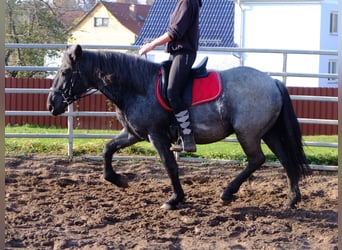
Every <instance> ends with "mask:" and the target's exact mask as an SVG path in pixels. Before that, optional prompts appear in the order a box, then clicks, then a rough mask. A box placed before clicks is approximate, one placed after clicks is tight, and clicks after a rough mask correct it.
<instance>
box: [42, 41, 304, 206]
mask: <svg viewBox="0 0 342 250" xmlns="http://www.w3.org/2000/svg"><path fill="white" fill-rule="evenodd" d="M160 68H161V64H159V63H155V62H150V61H148V60H146V59H144V58H142V57H139V56H137V55H133V54H129V53H123V52H115V51H104V50H103V51H101V50H84V49H83V48H82V47H81V46H80V45H72V46H68V47H67V48H66V50H65V52H64V55H63V58H62V63H61V66H60V67H59V69H58V71H57V74H56V76H55V78H54V80H53V83H52V87H51V89H50V93H49V95H48V98H47V108H48V110H49V111H50V112H51V114H52V115H54V116H56V115H60V114H62V113H63V112H65V110H66V108H67V106H68V105H69V104H71V103H72V102H74V101H75V100H78V99H80V98H82V97H84V96H86V95H88V94H90V93H91V91H94V90H96V91H100V92H101V93H102V94H104V95H105V96H106V97H107V98H108V99H110V101H112V102H113V103H114V104H115V106H116V111H117V117H118V119H119V121H120V122H121V124H122V126H123V129H122V130H121V131H120V133H119V134H118V135H117V136H116V137H115V138H114V139H112V140H111V141H109V142H108V143H107V144H106V145H105V146H104V151H103V161H104V179H105V180H107V181H109V182H111V183H112V184H115V185H116V186H118V187H121V188H127V187H128V178H127V176H125V175H124V174H119V173H117V172H116V171H115V170H114V168H113V166H112V160H113V155H114V153H115V152H117V151H118V150H119V149H123V148H125V147H128V146H131V145H133V144H135V143H137V142H140V141H148V142H150V143H151V144H152V145H153V147H154V148H155V149H156V151H157V153H158V154H159V157H160V159H161V162H162V164H163V165H164V167H165V169H166V171H167V174H168V176H169V178H170V180H171V185H172V192H173V193H172V195H171V197H170V198H169V199H168V200H167V201H166V202H165V203H164V204H163V205H162V206H161V208H163V209H166V210H173V209H177V208H179V205H180V204H181V203H182V202H184V200H185V193H184V191H183V188H182V185H181V182H180V178H179V170H178V164H177V157H176V156H175V154H174V153H173V152H172V151H171V150H170V147H171V145H172V143H174V142H175V141H176V140H177V133H176V134H175V133H174V127H172V126H171V125H172V124H173V122H174V115H173V113H172V111H170V110H166V109H165V108H164V107H162V105H160V103H159V102H158V100H157V98H156V94H155V89H156V84H155V82H156V81H157V78H158V74H159V72H160ZM216 72H217V74H218V75H219V78H220V80H221V83H222V90H221V91H222V92H221V94H220V95H219V96H218V97H217V98H216V99H214V100H211V101H208V102H204V103H201V104H199V105H195V106H191V107H189V110H190V119H191V121H192V122H191V123H192V124H193V132H194V137H195V141H196V144H208V143H213V142H216V141H220V140H222V139H224V138H226V137H227V136H229V135H231V134H234V133H235V134H236V138H237V140H238V142H239V143H240V145H241V147H242V149H243V151H244V153H245V155H246V157H247V164H246V166H245V168H244V169H243V170H242V171H241V172H240V173H239V174H238V175H237V176H236V177H235V178H234V179H233V180H232V181H231V182H230V183H228V185H227V186H226V187H225V188H224V189H223V192H222V194H221V196H220V198H221V200H222V202H223V203H224V204H228V203H230V202H232V201H233V200H234V199H235V198H236V193H237V192H238V190H239V188H240V186H241V184H242V183H243V182H244V181H246V180H247V179H248V178H249V177H250V176H251V174H252V173H254V172H255V171H256V170H257V169H258V168H260V167H261V166H262V165H263V164H264V163H265V156H264V154H263V152H262V148H261V143H262V141H263V142H264V143H265V144H266V145H267V146H268V147H269V148H270V150H271V151H272V152H273V153H274V154H275V156H276V157H277V158H278V160H279V162H280V163H281V165H282V166H283V167H284V168H285V172H286V175H287V180H288V189H289V192H288V201H287V202H286V203H285V204H286V206H287V207H289V208H296V205H297V203H298V202H300V201H301V193H300V189H299V181H300V179H301V178H302V177H305V176H306V175H307V174H309V173H310V167H309V165H308V161H307V158H306V156H305V153H304V149H303V143H302V135H301V130H300V127H299V123H298V120H297V117H296V115H295V112H294V109H293V106H292V103H291V99H290V96H289V93H288V91H287V89H286V86H284V84H283V83H282V82H281V81H279V80H277V79H274V78H272V77H270V76H269V75H268V74H266V73H264V72H261V71H258V70H257V69H254V68H251V67H245V66H239V67H235V68H231V69H226V70H221V71H216Z"/></svg>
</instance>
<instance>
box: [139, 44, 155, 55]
mask: <svg viewBox="0 0 342 250" xmlns="http://www.w3.org/2000/svg"><path fill="white" fill-rule="evenodd" d="M152 49H153V46H152V44H151V43H146V44H144V45H143V46H141V48H140V49H139V55H140V56H142V55H144V54H147V53H148V52H149V51H151V50H152Z"/></svg>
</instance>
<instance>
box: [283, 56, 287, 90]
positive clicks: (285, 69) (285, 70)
mask: <svg viewBox="0 0 342 250" xmlns="http://www.w3.org/2000/svg"><path fill="white" fill-rule="evenodd" d="M286 72H287V53H286V52H284V53H283V73H286ZM283 83H284V85H285V86H286V76H285V75H284V76H283Z"/></svg>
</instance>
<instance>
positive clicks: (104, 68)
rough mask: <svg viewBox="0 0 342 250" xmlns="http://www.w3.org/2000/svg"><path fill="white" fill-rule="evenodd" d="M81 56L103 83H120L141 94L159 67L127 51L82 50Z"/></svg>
mask: <svg viewBox="0 0 342 250" xmlns="http://www.w3.org/2000/svg"><path fill="white" fill-rule="evenodd" d="M83 56H84V58H85V61H87V62H88V63H91V64H92V66H91V68H92V69H93V70H94V74H97V77H100V78H101V79H102V80H103V83H104V84H105V85H107V86H109V85H112V84H120V85H122V86H121V87H123V88H125V89H127V90H135V91H137V92H139V93H141V94H144V93H145V92H146V89H147V86H148V85H149V84H151V78H152V77H153V76H154V75H155V74H156V72H157V71H158V68H159V64H156V63H153V62H149V61H147V60H144V59H143V58H141V57H138V56H136V55H132V54H128V53H120V52H112V51H90V50H84V51H83Z"/></svg>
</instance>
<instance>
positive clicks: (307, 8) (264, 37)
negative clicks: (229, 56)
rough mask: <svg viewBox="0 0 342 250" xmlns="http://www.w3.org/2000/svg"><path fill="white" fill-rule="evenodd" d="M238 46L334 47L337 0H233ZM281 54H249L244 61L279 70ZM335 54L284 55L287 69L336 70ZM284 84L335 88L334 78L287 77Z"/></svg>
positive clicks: (306, 70)
mask: <svg viewBox="0 0 342 250" xmlns="http://www.w3.org/2000/svg"><path fill="white" fill-rule="evenodd" d="M235 2H236V8H235V10H236V11H235V14H236V17H237V19H236V20H240V21H237V22H236V26H235V27H236V29H237V30H239V33H240V40H239V41H237V43H238V44H239V46H240V47H242V48H261V49H290V50H316V51H317V50H337V49H338V36H337V13H338V0H300V1H298V0H286V1H284V0H283V1H279V0H253V1H251V0H250V1H249V0H235ZM282 60H283V58H282V56H279V55H273V54H267V55H266V54H249V55H247V57H246V58H244V64H245V65H247V66H252V67H256V68H258V69H260V70H263V71H268V72H272V71H273V72H281V71H282ZM337 69H338V67H337V57H336V56H326V55H322V56H318V55H315V56H313V55H288V58H287V72H291V73H313V74H318V73H332V74H336V73H337ZM286 84H287V86H307V87H337V86H338V83H337V79H327V78H321V79H317V78H294V77H293V78H288V79H287V82H286Z"/></svg>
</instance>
